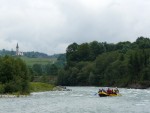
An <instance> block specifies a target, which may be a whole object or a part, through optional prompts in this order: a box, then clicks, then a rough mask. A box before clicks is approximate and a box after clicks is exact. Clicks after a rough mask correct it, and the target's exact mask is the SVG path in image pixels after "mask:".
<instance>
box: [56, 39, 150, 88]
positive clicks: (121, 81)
mask: <svg viewBox="0 0 150 113" xmlns="http://www.w3.org/2000/svg"><path fill="white" fill-rule="evenodd" d="M66 59H67V64H66V66H65V67H64V69H62V70H60V71H59V73H58V84H59V85H66V86H68V85H70V86H88V85H90V86H93V85H94V86H118V87H130V88H148V87H150V39H149V38H144V37H139V38H137V40H136V41H135V42H133V43H131V42H129V41H125V42H119V43H117V44H113V43H106V42H97V41H93V42H91V43H82V44H80V45H79V44H77V43H73V44H70V45H69V46H68V47H67V50H66Z"/></svg>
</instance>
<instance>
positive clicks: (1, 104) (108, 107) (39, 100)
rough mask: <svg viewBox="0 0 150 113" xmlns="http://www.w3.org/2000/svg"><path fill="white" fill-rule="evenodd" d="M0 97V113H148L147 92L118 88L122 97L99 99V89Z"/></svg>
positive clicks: (149, 97) (78, 88)
mask: <svg viewBox="0 0 150 113" xmlns="http://www.w3.org/2000/svg"><path fill="white" fill-rule="evenodd" d="M67 88H69V89H72V91H49V92H39V93H32V94H31V95H30V96H27V97H19V98H17V97H16V98H0V113H150V89H143V90H140V89H124V88H120V89H119V90H120V93H121V94H122V96H118V97H99V96H98V95H96V92H97V91H98V89H99V88H98V87H67Z"/></svg>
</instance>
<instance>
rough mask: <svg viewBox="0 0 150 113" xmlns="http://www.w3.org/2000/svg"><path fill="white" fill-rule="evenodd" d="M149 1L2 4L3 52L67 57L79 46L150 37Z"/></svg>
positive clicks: (9, 0) (16, 0)
mask: <svg viewBox="0 0 150 113" xmlns="http://www.w3.org/2000/svg"><path fill="white" fill-rule="evenodd" d="M149 6H150V0H0V50H1V49H7V50H12V49H13V50H15V48H16V44H17V43H18V44H19V49H20V51H23V52H26V51H38V52H43V53H47V54H49V55H52V54H58V53H65V52H66V48H67V46H68V45H70V44H72V43H73V42H76V43H78V44H81V43H85V42H92V41H95V40H96V41H98V42H108V43H117V42H121V41H131V42H134V41H135V40H136V39H137V38H138V37H140V36H144V37H150V36H149V35H150V31H149V29H150V7H149Z"/></svg>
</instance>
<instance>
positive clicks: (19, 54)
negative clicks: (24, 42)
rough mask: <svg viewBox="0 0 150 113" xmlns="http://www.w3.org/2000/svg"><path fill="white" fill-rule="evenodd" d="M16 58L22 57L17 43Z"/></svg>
mask: <svg viewBox="0 0 150 113" xmlns="http://www.w3.org/2000/svg"><path fill="white" fill-rule="evenodd" d="M16 56H23V52H20V51H19V46H18V43H17V46H16Z"/></svg>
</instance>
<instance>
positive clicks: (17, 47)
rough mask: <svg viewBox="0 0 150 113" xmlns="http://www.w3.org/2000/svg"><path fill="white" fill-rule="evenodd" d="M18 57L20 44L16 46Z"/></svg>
mask: <svg viewBox="0 0 150 113" xmlns="http://www.w3.org/2000/svg"><path fill="white" fill-rule="evenodd" d="M16 55H17V56H18V55H19V46H18V43H17V46H16Z"/></svg>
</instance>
